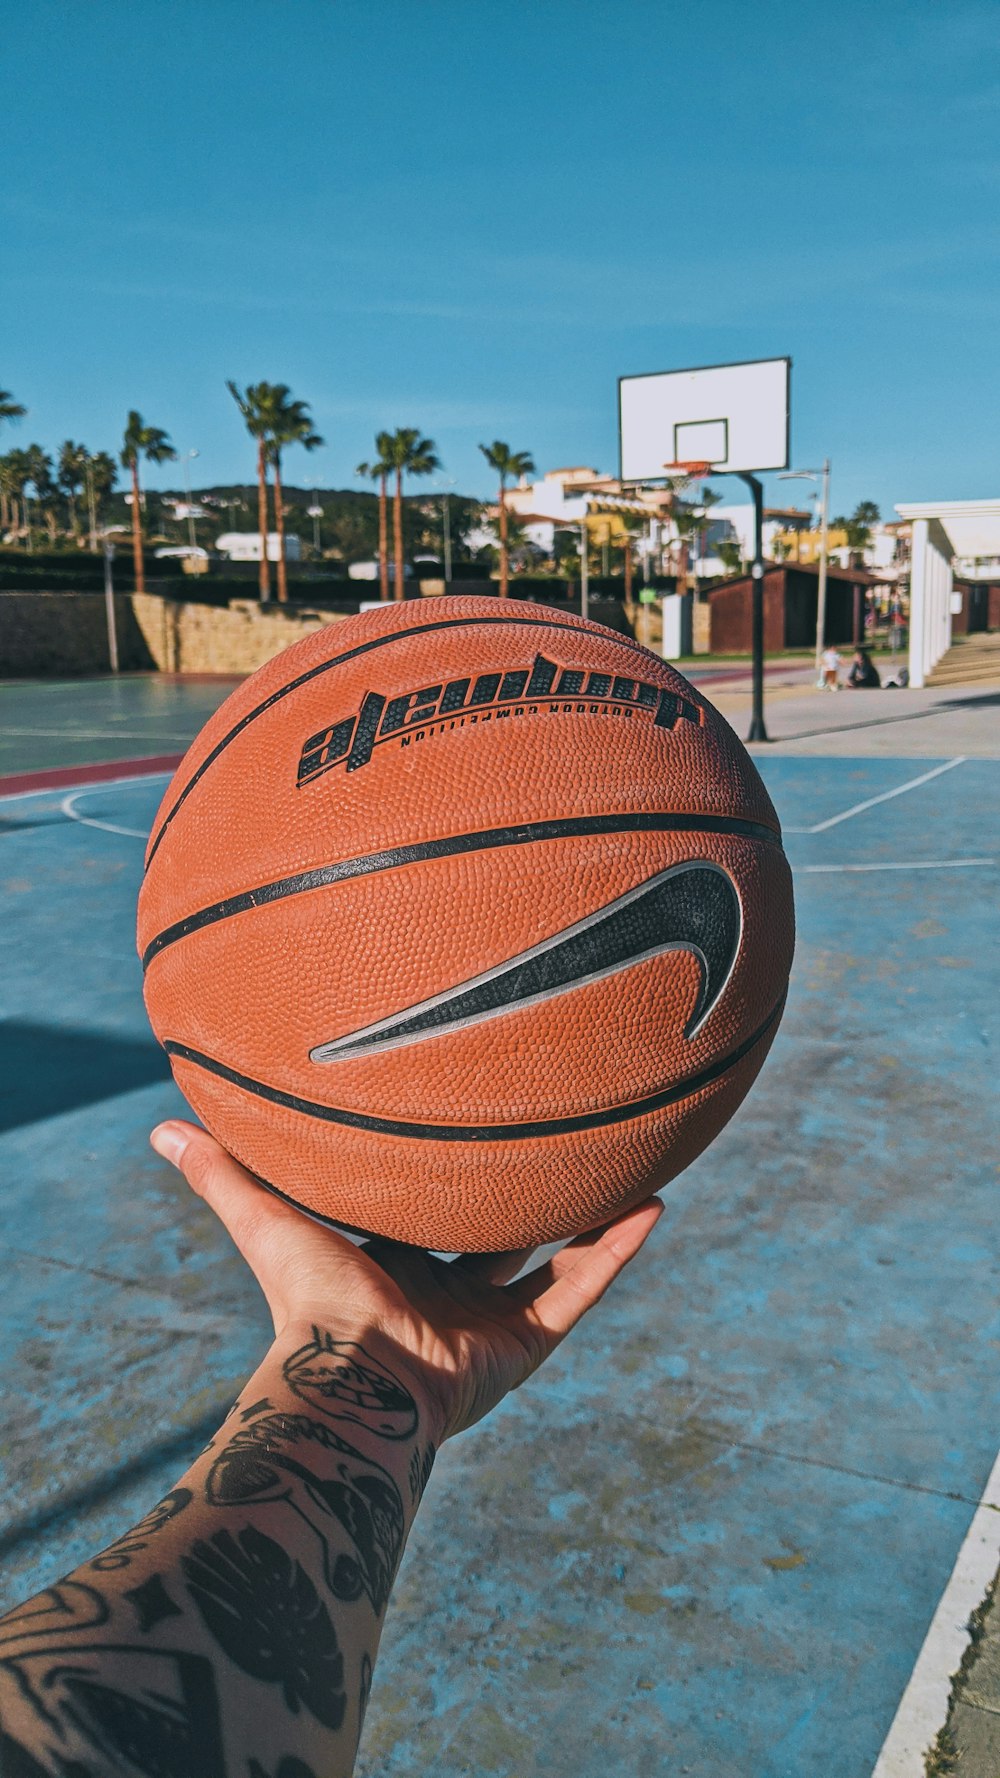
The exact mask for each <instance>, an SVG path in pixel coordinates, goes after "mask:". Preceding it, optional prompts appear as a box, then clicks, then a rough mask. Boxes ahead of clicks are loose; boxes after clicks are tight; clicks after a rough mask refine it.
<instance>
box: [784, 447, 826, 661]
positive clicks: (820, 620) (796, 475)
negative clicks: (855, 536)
mask: <svg viewBox="0 0 1000 1778" xmlns="http://www.w3.org/2000/svg"><path fill="white" fill-rule="evenodd" d="M778 480H779V482H795V481H802V482H818V483H819V484H820V487H821V489H822V493H821V496H820V509H819V527H820V529H819V585H818V587H817V589H816V678H817V680H818V679H819V676H820V672H821V670H822V666H823V648H824V645H825V642H826V634H825V632H826V576H827V562H828V559H829V554H830V548H829V539H830V459H829V457H824V459H823V467H822V469H786V470H785V471H784V472H783V473H782V474H781V475H779V477H778Z"/></svg>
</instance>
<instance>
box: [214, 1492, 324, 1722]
mask: <svg viewBox="0 0 1000 1778" xmlns="http://www.w3.org/2000/svg"><path fill="white" fill-rule="evenodd" d="M181 1568H182V1570H183V1573H184V1578H185V1580H186V1581H187V1585H188V1592H189V1593H190V1594H191V1597H192V1598H193V1600H194V1602H195V1604H196V1605H197V1607H198V1610H199V1612H200V1613H201V1616H202V1619H203V1621H204V1623H205V1624H206V1625H207V1627H208V1629H209V1630H210V1631H211V1633H212V1635H213V1637H214V1639H215V1641H216V1642H217V1643H218V1644H219V1646H220V1647H221V1648H223V1649H224V1650H225V1652H226V1654H227V1655H228V1656H229V1658H230V1660H231V1661H235V1663H236V1665H237V1667H239V1668H240V1669H241V1670H242V1671H243V1672H244V1673H249V1674H250V1675H251V1677H252V1678H253V1679H260V1680H263V1681H264V1682H265V1683H267V1684H274V1685H279V1686H280V1687H281V1690H282V1694H283V1696H284V1700H285V1705H286V1708H287V1709H288V1710H290V1711H291V1712H292V1713H293V1714H295V1713H296V1712H297V1711H298V1710H299V1708H300V1707H301V1706H303V1705H304V1706H305V1708H306V1709H307V1710H310V1711H311V1712H312V1714H313V1716H315V1717H316V1719H317V1721H318V1722H321V1723H323V1724H324V1725H325V1727H326V1728H328V1729H339V1728H340V1727H341V1725H342V1723H343V1720H344V1710H345V1706H346V1702H347V1700H346V1697H345V1695H344V1658H343V1656H342V1654H341V1652H340V1648H339V1645H338V1642H337V1632H336V1630H335V1629H334V1627H333V1624H332V1622H331V1621H330V1614H329V1612H328V1611H327V1609H326V1606H325V1605H324V1604H323V1602H322V1600H321V1599H320V1596H319V1594H318V1593H317V1591H316V1588H315V1587H314V1586H313V1584H312V1581H311V1580H310V1579H309V1576H308V1575H307V1574H306V1572H305V1570H304V1569H303V1568H302V1566H301V1565H300V1564H299V1563H298V1562H293V1561H292V1559H291V1557H290V1556H289V1555H288V1554H287V1553H286V1551H285V1550H283V1549H282V1548H281V1545H280V1544H277V1543H275V1541H274V1539H273V1538H271V1537H265V1535H264V1533H263V1532H262V1531H258V1530H256V1529H255V1528H254V1526H253V1525H247V1526H246V1527H245V1528H244V1530H242V1531H240V1532H238V1533H237V1535H236V1537H232V1536H230V1534H229V1532H228V1531H217V1532H216V1533H215V1536H214V1537H213V1538H212V1539H211V1541H210V1542H209V1543H196V1544H195V1546H194V1548H193V1550H192V1552H191V1554H190V1556H182V1557H181Z"/></svg>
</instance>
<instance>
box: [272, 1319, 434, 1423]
mask: <svg viewBox="0 0 1000 1778" xmlns="http://www.w3.org/2000/svg"><path fill="white" fill-rule="evenodd" d="M283 1374H284V1378H285V1381H286V1383H287V1384H288V1387H289V1388H290V1389H291V1390H292V1391H293V1392H294V1394H296V1395H298V1396H300V1397H301V1399H302V1400H303V1401H307V1402H308V1403H309V1405H310V1407H314V1408H318V1409H319V1410H320V1412H321V1413H323V1414H329V1416H330V1418H331V1419H332V1420H353V1421H354V1422H356V1424H357V1425H359V1426H365V1427H367V1428H368V1429H369V1430H370V1431H372V1432H377V1433H379V1434H380V1436H381V1437H382V1438H412V1436H413V1434H414V1433H415V1432H416V1430H417V1404H416V1402H415V1401H414V1399H413V1397H412V1395H411V1394H410V1392H409V1390H408V1389H404V1387H403V1385H402V1383H400V1381H399V1379H398V1378H397V1377H394V1376H393V1374H392V1372H391V1371H388V1370H386V1368H385V1366H384V1365H383V1364H380V1363H379V1361H378V1359H377V1358H372V1357H371V1356H370V1354H369V1353H367V1352H366V1351H365V1349H364V1347H363V1346H358V1345H356V1344H355V1342H354V1341H353V1340H335V1339H333V1337H332V1336H331V1335H330V1334H328V1333H324V1332H323V1330H322V1328H319V1327H314V1328H313V1337H312V1339H311V1340H310V1342H309V1344H308V1345H307V1346H300V1347H299V1350H298V1351H297V1352H293V1353H292V1355H291V1357H290V1358H286V1360H285V1363H284V1367H283Z"/></svg>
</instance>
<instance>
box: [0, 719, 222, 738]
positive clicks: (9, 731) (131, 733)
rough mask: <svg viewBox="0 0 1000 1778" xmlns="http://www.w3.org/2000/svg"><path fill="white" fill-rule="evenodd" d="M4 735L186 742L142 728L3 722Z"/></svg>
mask: <svg viewBox="0 0 1000 1778" xmlns="http://www.w3.org/2000/svg"><path fill="white" fill-rule="evenodd" d="M3 732H4V734H5V735H21V736H23V735H30V736H35V737H38V736H45V735H49V736H54V737H55V738H56V739H57V740H60V739H61V740H66V741H180V742H183V741H186V740H187V736H186V735H171V734H162V733H156V734H152V735H151V734H150V733H149V731H148V729H144V728H116V729H108V728H74V729H65V728H19V727H17V725H16V724H15V725H13V726H12V725H11V724H10V723H9V722H5V723H4V725H3Z"/></svg>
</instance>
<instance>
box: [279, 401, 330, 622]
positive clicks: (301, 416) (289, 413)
mask: <svg viewBox="0 0 1000 1778" xmlns="http://www.w3.org/2000/svg"><path fill="white" fill-rule="evenodd" d="M265 413H266V415H267V420H268V455H269V457H270V460H271V465H272V467H273V469H274V522H275V530H276V531H277V533H278V598H279V600H280V601H281V603H282V604H286V603H287V601H288V567H287V564H286V562H285V508H284V496H283V494H282V489H281V453H282V451H283V450H285V449H286V448H287V447H288V446H289V445H294V444H297V445H301V446H302V448H303V450H306V451H315V450H318V449H319V446H320V445H321V444H322V443H323V440H322V438H321V437H320V435H319V433H318V432H314V431H313V423H312V415H311V414H310V412H309V404H308V402H305V401H296V400H295V399H294V398H293V396H292V392H291V390H290V389H289V387H288V384H287V383H275V384H273V385H272V386H271V395H270V400H269V401H268V402H267V403H266V405H265Z"/></svg>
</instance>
